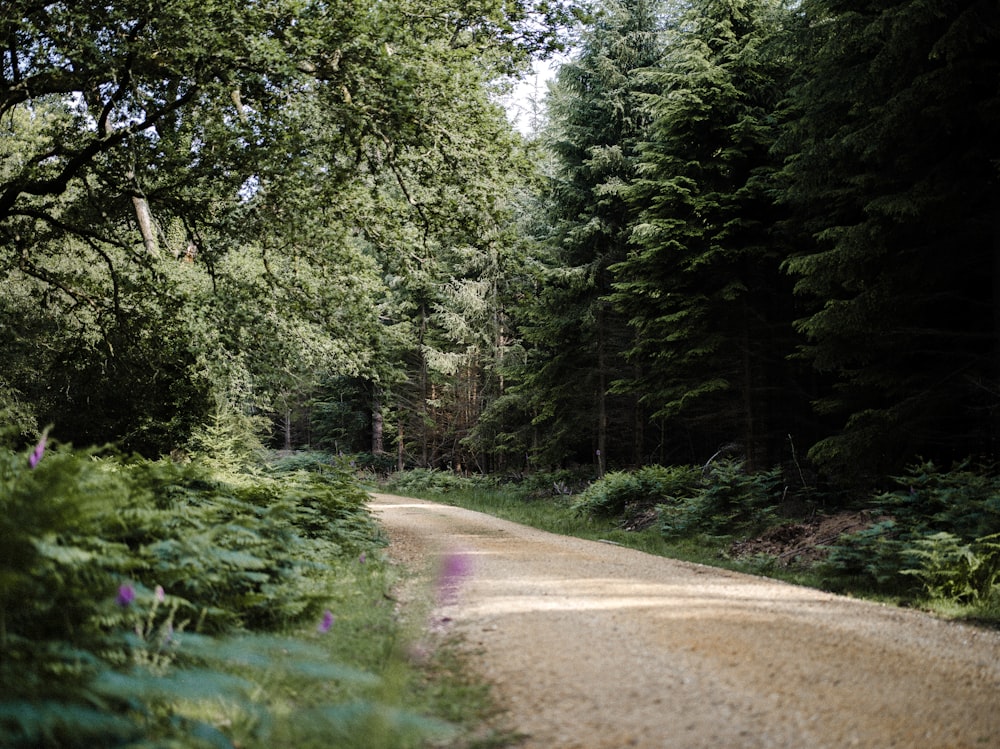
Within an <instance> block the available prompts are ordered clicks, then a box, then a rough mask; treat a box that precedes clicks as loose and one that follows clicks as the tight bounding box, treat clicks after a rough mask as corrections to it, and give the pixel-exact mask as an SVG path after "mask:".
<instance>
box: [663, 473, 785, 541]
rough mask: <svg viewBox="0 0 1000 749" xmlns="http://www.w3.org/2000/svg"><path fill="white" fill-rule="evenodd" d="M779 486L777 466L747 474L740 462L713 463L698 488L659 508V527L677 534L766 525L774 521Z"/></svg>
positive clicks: (738, 530)
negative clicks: (686, 495) (688, 494)
mask: <svg viewBox="0 0 1000 749" xmlns="http://www.w3.org/2000/svg"><path fill="white" fill-rule="evenodd" d="M782 489H783V482H782V473H781V469H780V468H773V469H771V470H769V471H760V472H757V473H748V472H746V471H745V470H744V467H743V464H742V463H741V462H740V461H733V460H725V461H719V462H716V463H713V464H712V465H711V467H710V469H709V470H708V471H707V472H706V474H705V479H704V483H703V485H702V486H701V487H700V488H698V489H697V490H696V491H695V492H694V493H693V494H692V495H690V496H689V497H686V498H683V499H680V500H679V501H677V502H675V503H672V504H670V505H668V506H665V507H663V508H662V511H661V513H660V523H661V530H662V532H663V534H664V535H665V536H667V537H677V536H685V535H691V534H697V533H706V534H710V535H713V534H721V535H733V534H737V533H745V532H749V531H756V530H760V529H763V528H766V527H767V526H768V525H771V524H773V523H774V521H775V518H776V508H777V506H778V503H779V501H780V499H781V494H782Z"/></svg>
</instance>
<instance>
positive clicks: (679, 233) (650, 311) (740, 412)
mask: <svg viewBox="0 0 1000 749" xmlns="http://www.w3.org/2000/svg"><path fill="white" fill-rule="evenodd" d="M782 18H783V14H782V9H781V7H780V6H779V5H778V4H777V3H775V2H772V1H771V0H700V1H699V2H696V3H694V4H693V5H692V6H690V9H689V11H688V12H687V13H686V14H685V16H684V18H683V19H682V21H681V22H680V23H679V24H678V25H677V26H676V28H675V29H673V31H672V33H671V35H670V37H669V41H668V46H667V52H666V55H665V57H664V59H663V61H662V62H661V64H660V66H659V67H658V68H657V69H656V70H653V71H650V72H648V73H647V74H646V76H645V80H646V81H647V82H648V84H650V85H652V86H653V91H654V92H653V93H652V94H651V95H650V96H648V97H647V108H648V112H649V113H650V115H651V118H652V124H651V127H650V128H649V132H648V137H647V139H646V141H645V142H644V143H643V144H642V147H641V165H640V167H639V174H640V177H639V179H638V180H637V181H636V183H635V184H634V186H633V187H632V188H631V190H630V191H629V199H630V204H631V206H632V207H633V210H634V211H636V213H637V215H638V221H637V223H636V224H635V227H634V230H633V232H632V249H631V251H630V252H629V254H628V257H627V258H625V259H624V260H623V261H622V262H620V263H618V264H617V265H616V266H614V267H613V271H614V273H615V285H614V286H615V294H614V297H613V298H614V301H615V303H616V305H617V306H618V308H619V309H621V310H623V311H624V312H625V313H626V314H627V315H628V318H629V320H630V322H631V324H632V325H633V326H634V328H635V330H636V332H637V340H636V344H635V345H634V347H633V348H632V349H631V351H630V357H631V359H632V361H634V362H636V363H637V364H639V365H640V374H639V376H638V377H636V378H633V379H631V380H629V381H624V382H622V383H620V384H619V387H620V388H623V389H628V390H632V391H634V392H637V393H640V394H642V397H643V399H644V400H645V401H646V402H648V403H649V404H650V405H651V406H652V407H653V409H654V410H655V412H656V414H657V416H659V417H662V418H663V419H665V420H666V422H667V423H668V424H669V425H670V427H671V431H672V432H673V433H674V435H675V441H674V444H673V447H674V448H675V450H676V452H675V455H677V456H678V459H682V460H704V459H706V458H708V457H709V456H710V455H712V454H713V453H714V452H715V451H717V450H718V449H719V448H720V447H722V446H723V445H727V444H734V443H735V444H736V445H738V449H739V451H740V452H741V453H743V454H745V455H746V456H747V458H748V460H749V461H750V463H751V464H753V463H754V462H755V461H760V462H764V461H768V460H771V459H772V458H773V457H774V453H775V451H776V450H777V449H778V447H779V445H780V444H781V443H782V442H784V441H786V440H787V434H788V433H789V431H794V430H795V425H794V423H793V419H794V418H795V412H794V409H790V408H789V405H790V402H792V401H793V400H794V397H793V396H794V391H792V390H789V389H784V390H783V386H785V385H786V382H787V372H786V365H785V361H784V357H785V354H786V353H787V351H788V350H789V348H790V346H791V344H790V343H789V339H790V334H791V326H790V322H789V317H790V313H789V311H788V310H787V305H785V304H783V301H782V300H783V299H785V298H786V296H787V295H786V294H785V293H783V288H782V286H783V284H782V280H781V278H780V273H779V263H780V260H781V253H780V245H779V244H777V243H776V241H775V238H774V236H773V234H772V232H771V225H772V223H773V222H774V219H775V210H774V208H773V205H772V201H771V200H770V198H769V196H768V194H767V178H768V175H769V173H770V171H771V166H772V160H771V156H770V154H769V149H770V147H771V145H772V144H773V140H774V137H775V119H774V115H775V110H776V106H777V102H778V100H779V98H780V96H781V93H782V84H783V80H784V78H785V69H784V66H783V62H782V59H781V58H780V56H779V55H777V54H776V52H775V51H774V49H773V47H774V45H773V44H772V43H773V41H774V39H775V36H776V34H777V33H778V31H779V30H780V23H781V21H782ZM769 45H771V46H769Z"/></svg>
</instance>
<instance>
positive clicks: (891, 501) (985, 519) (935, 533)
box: [823, 462, 1000, 602]
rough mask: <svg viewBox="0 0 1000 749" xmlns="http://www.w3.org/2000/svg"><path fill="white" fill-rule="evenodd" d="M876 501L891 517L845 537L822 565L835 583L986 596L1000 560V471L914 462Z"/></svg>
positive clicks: (964, 598)
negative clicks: (999, 538) (995, 473)
mask: <svg viewBox="0 0 1000 749" xmlns="http://www.w3.org/2000/svg"><path fill="white" fill-rule="evenodd" d="M894 481H895V482H896V484H897V486H898V488H897V489H895V490H893V491H889V492H883V493H882V494H879V495H877V496H876V497H875V498H874V499H873V501H872V504H873V506H874V507H875V509H876V511H878V512H880V513H881V514H883V515H884V516H886V517H887V518H889V519H887V520H885V521H883V522H880V523H877V524H876V525H874V526H873V527H871V528H869V529H866V530H864V531H861V532H858V533H854V534H850V535H847V536H844V537H843V538H841V539H840V540H839V541H838V542H837V543H836V544H835V545H833V546H832V547H831V553H830V555H829V557H828V558H827V561H826V563H825V564H824V566H823V571H824V573H825V574H826V576H827V578H828V580H829V582H830V584H831V585H832V586H833V587H835V588H843V587H846V586H847V585H851V584H856V585H861V586H864V587H867V588H870V589H872V590H874V591H877V592H881V593H889V594H902V595H925V596H928V597H930V598H931V599H935V598H936V599H945V600H952V601H958V602H984V601H986V600H987V599H989V598H990V597H991V596H993V595H994V594H995V589H996V583H997V581H998V572H997V570H998V567H1000V549H998V533H1000V477H998V476H995V475H990V474H989V473H988V472H984V471H973V470H971V469H970V468H969V466H968V464H967V463H963V464H960V465H958V466H956V467H955V468H953V469H952V470H950V471H945V472H942V471H941V470H939V469H938V468H937V467H936V466H935V465H934V464H933V463H930V462H925V463H919V464H916V465H914V466H911V467H910V468H909V469H908V470H907V472H906V474H905V475H903V476H899V477H896V478H895V479H894Z"/></svg>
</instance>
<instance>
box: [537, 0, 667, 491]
mask: <svg viewBox="0 0 1000 749" xmlns="http://www.w3.org/2000/svg"><path fill="white" fill-rule="evenodd" d="M657 13H658V10H657V4H656V3H655V2H648V1H647V0H627V1H626V2H621V3H618V2H609V3H607V4H605V5H604V6H603V7H602V9H601V11H600V13H599V14H598V16H597V18H596V20H595V22H594V24H593V25H592V27H591V28H589V29H588V31H587V33H586V34H585V35H584V38H583V42H582V45H581V49H580V52H579V53H578V55H577V56H576V57H575V58H574V59H573V60H572V61H571V62H569V63H567V64H565V65H563V66H562V67H561V68H560V69H559V72H558V75H557V79H556V82H555V83H554V85H553V88H552V91H551V93H550V99H549V116H550V120H551V121H550V124H549V128H548V133H547V135H546V140H547V143H548V148H549V149H550V150H551V152H552V154H553V160H554V165H553V172H552V176H551V183H550V187H549V200H550V205H551V216H550V219H549V220H550V222H551V234H550V236H549V237H547V238H546V243H547V244H548V245H549V247H550V248H551V249H550V252H551V264H552V270H551V272H550V273H549V274H548V275H547V278H546V279H545V281H544V284H543V287H542V290H541V292H540V295H539V299H538V305H537V307H536V309H535V310H534V311H533V313H532V314H531V317H530V320H529V321H527V322H526V323H525V329H524V334H525V337H526V338H527V339H528V340H529V341H530V342H531V344H532V345H533V348H534V351H533V356H534V365H533V366H534V371H533V372H532V373H531V374H530V375H529V376H528V377H527V378H526V380H525V382H524V383H523V384H522V385H520V388H521V389H522V390H524V391H526V392H529V391H530V393H531V394H532V398H533V399H534V401H535V404H536V405H535V414H536V415H535V422H536V424H538V425H539V426H540V427H541V428H542V429H543V430H544V431H545V433H546V442H548V444H549V446H550V448H551V449H550V451H549V454H548V455H547V456H546V457H547V458H548V459H549V460H555V459H560V458H563V457H566V456H573V457H581V456H582V455H587V454H589V455H590V456H593V459H594V461H595V464H596V465H597V468H598V471H599V472H600V471H603V468H604V466H605V465H606V464H607V461H608V460H609V459H611V460H614V461H617V462H619V463H626V462H630V461H631V462H638V460H639V456H640V454H641V450H642V438H641V430H639V431H638V432H636V430H634V425H635V421H636V420H635V419H630V420H628V421H627V422H624V423H623V422H619V423H617V424H614V423H612V422H613V417H614V416H615V415H618V414H629V413H632V412H633V410H634V408H635V405H634V403H633V404H631V406H630V404H629V403H628V402H627V400H625V399H620V398H619V399H613V398H612V396H611V395H610V392H609V391H610V386H611V382H612V381H613V380H614V379H616V378H618V377H620V376H622V367H623V366H624V361H623V359H622V352H623V350H624V349H625V348H626V346H627V344H628V339H627V335H626V332H627V331H626V329H625V325H624V321H623V320H622V319H621V317H620V316H619V315H617V314H616V312H615V310H614V309H612V308H611V306H610V305H609V304H608V302H607V300H606V299H605V297H606V295H607V294H608V293H609V292H610V291H611V274H610V272H609V270H608V269H609V267H610V266H611V265H612V264H613V263H615V262H617V261H618V260H621V259H622V258H623V257H624V253H625V244H626V241H627V234H628V227H629V211H628V209H627V206H626V205H625V201H624V197H623V193H624V190H625V189H626V187H627V185H628V184H629V183H630V182H631V181H632V179H633V178H634V176H635V157H636V145H637V143H638V140H639V138H640V136H641V134H642V132H643V129H644V127H645V117H644V115H643V113H642V111H641V109H640V107H639V95H640V92H641V91H642V88H643V87H642V85H641V84H640V82H639V77H638V71H640V70H642V69H643V68H645V67H647V66H650V65H652V64H654V63H655V62H656V60H657V59H658V57H659V55H660V46H659V38H658V33H659V18H658V15H657ZM612 401H614V402H612ZM640 421H641V420H640ZM613 429H614V430H615V433H616V435H618V436H620V437H622V439H614V440H612V439H610V437H609V435H610V434H611V432H612V430H613ZM630 433H631V434H632V435H633V437H634V438H630V437H625V435H628V434H630ZM619 445H621V446H622V448H619Z"/></svg>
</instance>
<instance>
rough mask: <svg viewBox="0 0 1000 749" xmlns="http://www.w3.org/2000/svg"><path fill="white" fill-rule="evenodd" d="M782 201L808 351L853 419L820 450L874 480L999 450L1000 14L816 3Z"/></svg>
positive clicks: (988, 0)
mask: <svg viewBox="0 0 1000 749" xmlns="http://www.w3.org/2000/svg"><path fill="white" fill-rule="evenodd" d="M802 10H803V13H804V17H805V19H806V21H807V24H806V25H805V26H804V27H803V29H802V36H801V40H800V45H801V48H802V49H803V50H808V51H811V54H809V55H808V56H807V59H806V60H805V61H804V64H803V65H802V66H801V73H802V74H801V78H800V80H799V83H798V85H797V86H796V87H795V88H794V89H793V91H792V96H791V103H792V105H793V106H794V108H795V110H794V111H795V115H796V116H795V118H794V119H793V121H792V124H791V126H790V128H789V130H788V134H787V142H786V145H785V149H786V153H787V165H786V168H785V171H784V175H783V176H784V181H783V185H782V196H783V199H784V200H785V201H786V202H787V204H788V205H789V206H790V207H791V208H792V209H793V211H794V213H795V215H796V221H795V222H793V226H794V228H795V229H796V230H797V231H799V232H800V233H801V235H802V236H803V238H804V240H803V241H804V246H803V247H802V250H801V252H799V253H798V254H797V255H796V256H795V257H794V258H792V259H791V260H790V261H789V263H788V268H789V270H790V271H791V273H792V274H793V275H794V276H795V278H796V279H797V281H798V285H797V290H798V291H799V293H800V294H801V295H803V297H804V298H806V299H811V300H813V304H814V306H813V308H812V311H811V314H810V315H809V316H808V317H806V318H805V319H803V320H802V321H801V322H800V327H801V330H802V331H803V332H804V333H805V334H806V335H807V336H808V346H807V347H806V348H805V353H806V355H807V356H808V357H809V358H810V359H811V360H812V362H813V363H814V365H815V366H816V367H817V368H818V369H819V370H823V371H826V372H829V373H831V374H832V375H833V376H834V377H835V378H836V388H835V389H834V390H833V391H832V392H831V393H830V394H829V396H828V397H827V398H825V399H823V400H822V401H821V402H820V403H819V405H820V408H821V409H822V410H824V411H826V412H828V413H830V414H834V415H836V416H838V417H839V418H840V419H841V423H842V424H843V429H842V430H841V431H839V432H838V433H836V434H834V435H832V436H829V437H827V438H826V439H824V440H822V441H820V442H819V443H818V444H817V445H815V446H814V447H813V449H812V452H811V454H812V456H813V457H814V458H815V459H816V460H817V461H818V462H820V463H821V464H822V465H824V466H825V467H826V468H827V469H828V470H830V471H832V472H837V473H841V474H854V475H857V474H858V473H859V472H868V473H875V474H878V473H880V472H882V471H884V470H888V469H894V468H897V467H898V466H899V464H900V463H901V462H904V461H906V460H909V459H912V458H913V457H914V456H915V455H917V454H921V455H923V456H925V457H928V458H930V457H937V458H939V459H947V458H951V457H956V456H963V455H966V454H976V453H978V454H983V453H991V454H995V447H996V444H995V440H996V436H997V424H996V419H997V416H998V414H1000V410H998V407H1000V371H998V359H1000V346H998V342H1000V336H998V331H1000V314H998V312H1000V261H998V258H1000V184H998V164H1000V145H998V141H997V133H998V132H1000V93H998V89H997V81H998V79H1000V56H998V55H997V48H998V42H1000V6H998V5H997V3H996V2H995V1H994V0H962V1H959V0H919V1H918V0H895V1H893V2H877V3H876V2H865V3H856V2H844V1H843V0H819V1H818V2H808V3H805V4H804V5H803V7H802Z"/></svg>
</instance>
